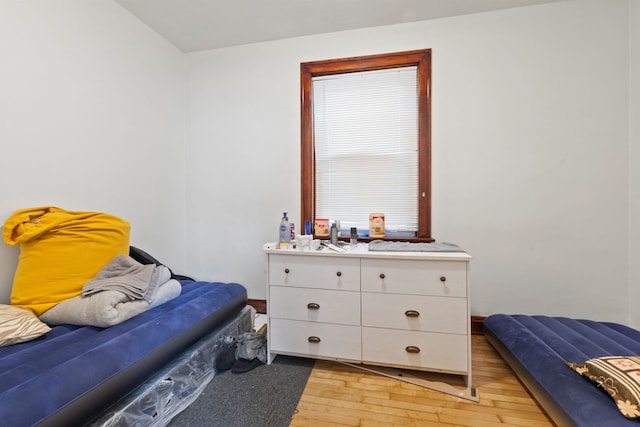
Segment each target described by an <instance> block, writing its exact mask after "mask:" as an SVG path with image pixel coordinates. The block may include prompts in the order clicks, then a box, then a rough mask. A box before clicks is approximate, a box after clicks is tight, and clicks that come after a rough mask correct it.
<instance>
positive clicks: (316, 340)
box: [307, 336, 320, 344]
mask: <svg viewBox="0 0 640 427" xmlns="http://www.w3.org/2000/svg"><path fill="white" fill-rule="evenodd" d="M307 341H309V342H310V343H313V344H318V343H319V342H320V337H314V336H311V337H309V338H307Z"/></svg>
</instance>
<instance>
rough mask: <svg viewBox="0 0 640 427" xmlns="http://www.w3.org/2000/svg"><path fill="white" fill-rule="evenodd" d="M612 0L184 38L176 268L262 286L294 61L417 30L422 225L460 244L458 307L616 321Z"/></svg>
mask: <svg viewBox="0 0 640 427" xmlns="http://www.w3.org/2000/svg"><path fill="white" fill-rule="evenodd" d="M627 9H628V2H627V1H626V0H615V1H611V0H581V1H568V2H561V3H554V4H546V5H541V6H535V7H528V8H517V9H509V10H504V11H498V12H491V13H485V14H477V15H467V16H462V17H456V18H448V19H441V20H435V21H425V22H418V23H412V24H404V25H396V26H388V27H377V28H370V29H364V30H357V31H349V32H341V33H332V34H324V35H317V36H311V37H303V38H296V39H287V40H281V41H275V42H269V43H261V44H253V45H246V46H241V47H234V48H226V49H218V50H212V51H206V52H199V53H194V54H189V55H187V59H188V65H187V141H188V148H187V160H188V162H189V167H188V170H187V182H188V183H189V188H188V196H187V197H188V199H187V206H188V208H189V211H188V213H187V229H188V234H189V235H190V238H191V239H192V240H191V241H190V245H189V246H188V247H187V266H188V270H189V271H190V272H192V273H193V274H196V275H198V276H202V277H216V278H221V279H224V280H233V281H239V282H240V283H243V284H245V285H246V286H247V287H248V288H249V296H250V297H252V298H264V297H265V288H264V282H265V277H264V267H265V266H264V256H263V254H262V252H261V249H260V247H261V245H262V243H264V242H266V241H270V240H274V239H276V228H277V223H278V220H279V218H280V216H281V213H282V211H285V210H286V211H288V212H289V213H290V217H291V218H293V219H294V220H295V222H296V223H298V222H299V221H300V219H299V218H300V215H299V204H300V190H299V187H300V184H299V176H300V152H299V145H300V137H299V133H300V130H299V128H300V120H299V64H300V62H304V61H311V60H320V59H329V58H339V57H347V56H359V55H368V54H377V53H383V52H394V51H403V50H411V49H422V48H431V49H433V52H432V53H433V83H432V84H433V86H432V92H433V104H432V109H433V135H432V136H433V138H432V149H433V163H432V166H433V195H432V203H433V224H432V225H433V227H432V228H433V234H434V237H435V238H436V239H437V240H439V241H448V242H455V243H458V244H460V245H461V246H463V247H464V248H465V249H467V250H468V252H469V253H471V254H472V255H473V256H474V261H473V263H472V314H474V315H488V314H491V313H494V312H508V313H513V312H522V313H542V314H549V315H567V316H576V317H587V318H593V319H599V320H612V321H621V322H627V321H628V318H629V317H628V314H629V310H628V307H629V304H628V300H627V298H628V295H629V281H628V276H627V275H628V272H629V256H628V255H629V250H628V247H629V239H628V231H629V228H628V225H629V206H628V200H629V199H628V197H629V167H630V163H629V161H628V154H629V148H630V147H629V144H628V141H629V138H628V134H629V132H628V130H629V129H630V128H629V126H628V120H629V108H628V96H627V93H628V82H629V77H628V72H629V66H628V56H629V49H628V39H629V38H628V25H629V18H628V16H627ZM635 16H637V12H636V15H635ZM636 39H637V37H636ZM636 84H637V81H636ZM636 100H637V98H636ZM635 111H636V112H637V107H636V110H635ZM636 148H637V147H636ZM633 166H634V168H637V163H636V164H635V165H633ZM634 173H635V176H636V177H637V169H636V170H635V171H634ZM636 190H637V185H636ZM635 221H636V222H635V223H634V224H635V226H636V227H637V225H638V224H637V220H635ZM636 277H637V276H636Z"/></svg>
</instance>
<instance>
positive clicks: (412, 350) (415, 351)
mask: <svg viewBox="0 0 640 427" xmlns="http://www.w3.org/2000/svg"><path fill="white" fill-rule="evenodd" d="M405 350H406V351H407V353H412V354H418V353H420V347H417V346H415V345H408V346H406V347H405Z"/></svg>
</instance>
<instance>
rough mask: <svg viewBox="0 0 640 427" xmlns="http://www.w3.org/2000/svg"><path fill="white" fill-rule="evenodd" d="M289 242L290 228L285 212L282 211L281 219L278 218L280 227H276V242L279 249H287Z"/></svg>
mask: <svg viewBox="0 0 640 427" xmlns="http://www.w3.org/2000/svg"><path fill="white" fill-rule="evenodd" d="M290 242H291V228H290V226H289V218H288V217H287V213H286V212H283V213H282V219H281V220H280V228H279V229H278V243H279V244H280V249H288V248H289V243H290Z"/></svg>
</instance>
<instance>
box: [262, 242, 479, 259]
mask: <svg viewBox="0 0 640 427" xmlns="http://www.w3.org/2000/svg"><path fill="white" fill-rule="evenodd" d="M342 248H343V249H344V252H336V251H334V250H331V249H329V248H327V247H325V246H321V247H320V249H317V250H306V249H304V250H303V249H278V244H277V243H266V244H264V245H263V246H262V249H263V250H264V252H265V253H267V254H278V255H295V256H322V257H341V258H387V259H415V260H441V261H471V259H472V257H471V255H469V254H468V253H466V252H383V251H369V249H368V245H367V243H358V244H357V247H355V248H353V247H351V245H344V246H343V247H342Z"/></svg>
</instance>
